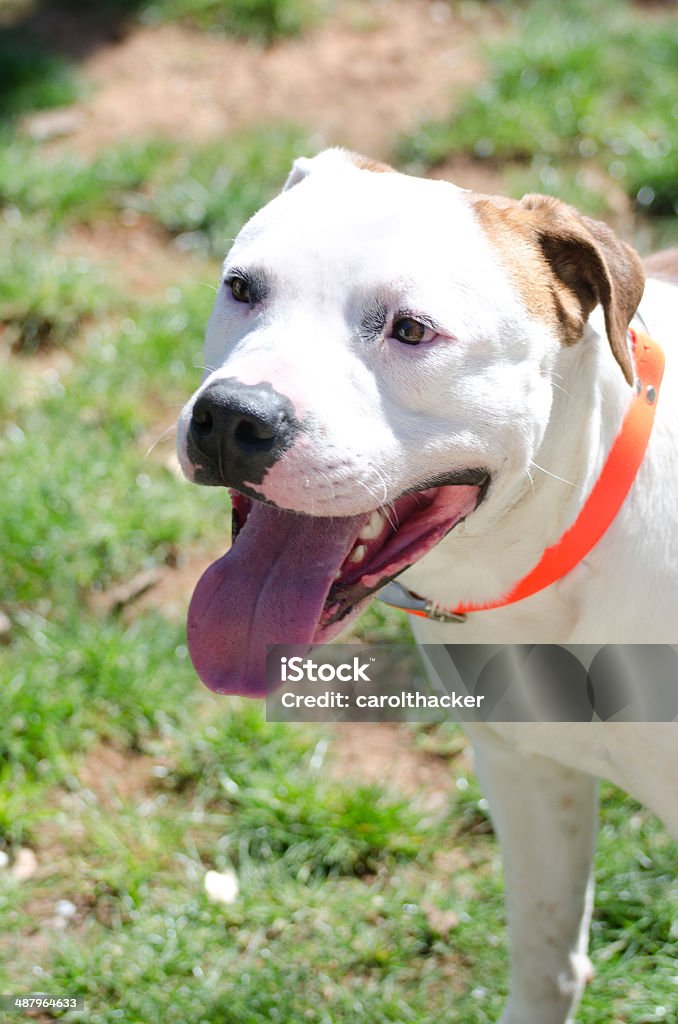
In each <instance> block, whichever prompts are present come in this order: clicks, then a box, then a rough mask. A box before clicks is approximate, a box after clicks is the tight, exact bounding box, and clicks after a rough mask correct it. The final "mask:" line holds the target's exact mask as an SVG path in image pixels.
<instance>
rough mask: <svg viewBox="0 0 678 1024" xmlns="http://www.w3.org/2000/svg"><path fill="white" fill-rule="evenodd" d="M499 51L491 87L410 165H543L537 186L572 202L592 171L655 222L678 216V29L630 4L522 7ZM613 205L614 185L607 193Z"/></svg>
mask: <svg viewBox="0 0 678 1024" xmlns="http://www.w3.org/2000/svg"><path fill="white" fill-rule="evenodd" d="M514 20H515V29H514V32H513V33H511V35H510V37H509V38H508V39H507V40H506V41H503V42H501V43H499V44H497V45H495V46H494V47H492V48H491V49H490V50H489V52H488V61H489V77H488V80H487V81H486V82H485V83H483V84H482V85H481V86H479V87H478V88H476V89H475V90H473V91H472V92H469V93H468V94H467V95H466V96H465V97H464V98H463V99H462V100H461V101H460V102H459V103H458V105H457V106H456V108H455V109H454V111H453V112H452V114H451V115H450V117H449V118H446V119H443V120H441V121H432V122H426V123H424V124H422V125H421V127H420V128H419V130H418V131H417V132H416V133H414V134H413V135H412V136H411V137H410V138H408V139H406V140H403V141H402V143H401V145H400V147H399V158H400V159H402V160H405V161H408V162H412V161H415V162H419V163H423V164H424V165H426V166H431V165H435V164H437V163H440V162H442V161H444V160H445V159H446V158H447V157H448V156H450V155H451V154H455V153H470V154H473V155H475V157H477V158H478V159H488V160H491V161H492V162H494V163H496V164H497V165H501V164H503V163H505V162H512V163H523V164H527V163H528V162H530V161H533V162H534V165H533V173H532V175H531V183H532V187H533V188H534V187H536V188H538V189H540V190H541V191H546V192H555V193H557V194H562V192H563V188H564V187H565V188H566V187H567V179H568V176H569V177H572V178H574V176H575V174H578V175H579V180H580V182H581V180H582V167H585V166H586V165H587V164H590V165H592V166H595V167H596V168H599V169H601V170H602V171H603V172H604V173H605V174H606V175H608V176H609V179H610V180H611V181H612V182H616V183H619V184H620V185H621V186H623V188H624V189H625V190H626V191H627V193H628V195H629V196H630V197H631V198H632V199H634V201H636V202H637V203H638V205H639V207H640V208H641V209H642V210H643V211H644V212H646V213H651V214H654V215H657V216H664V215H673V214H675V212H676V211H677V209H678V148H677V147H676V145H675V120H676V114H677V109H676V74H675V69H676V67H677V66H678V19H677V18H676V17H675V14H673V13H669V14H667V15H665V16H663V17H661V16H660V15H658V14H656V13H655V15H653V16H652V17H646V16H644V15H643V14H642V12H639V11H638V10H637V9H634V8H633V7H632V6H630V5H628V4H626V3H616V2H613V0H594V2H593V3H583V2H580V0H568V2H567V3H563V4H560V5H556V6H554V5H553V4H550V3H548V2H546V0H538V2H536V3H532V4H528V5H525V6H524V7H522V8H519V13H518V14H517V15H516V14H515V13H514ZM598 192H599V194H601V195H602V194H604V192H605V186H604V185H600V186H599V187H598Z"/></svg>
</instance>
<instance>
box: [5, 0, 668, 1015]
mask: <svg viewBox="0 0 678 1024" xmlns="http://www.w3.org/2000/svg"><path fill="white" fill-rule="evenodd" d="M111 4H112V7H113V8H115V7H116V4H117V8H118V10H119V11H120V12H123V13H125V15H126V16H127V15H132V14H134V15H136V14H137V13H138V12H139V10H140V9H141V7H140V5H138V4H133V3H131V2H126V0H111ZM156 6H160V5H156ZM245 6H249V7H250V8H251V9H252V11H254V10H255V8H254V5H245ZM302 6H303V7H304V8H305V7H306V6H307V5H300V7H299V9H301V8H302ZM294 7H295V5H294V4H292V3H288V4H283V3H281V4H279V5H277V7H276V9H278V10H280V11H282V10H283V9H285V10H287V11H292V10H293V9H294ZM207 8H208V5H207V4H203V5H200V7H198V6H196V7H194V8H193V10H194V12H195V11H198V10H204V11H206V10H207ZM172 9H173V10H174V11H175V12H176V13H177V14H179V13H182V14H186V13H187V11H188V9H189V5H188V4H186V3H185V4H182V5H181V8H179V7H178V6H177V5H174V6H173V8H172ZM231 9H234V8H228V10H231ZM165 10H166V11H169V10H170V7H169V5H168V6H167V7H166V8H165ZM226 10H227V8H226V6H225V5H221V7H220V12H221V13H223V12H225V11H226ZM212 16H213V15H209V17H212ZM205 23H207V22H205ZM582 31H584V30H583V29H582ZM599 56H600V59H601V60H602V59H603V57H604V54H599ZM21 59H22V60H23V59H24V58H21ZM596 59H598V57H596ZM13 66H14V68H15V71H11V68H10V71H11V75H10V77H9V79H7V81H9V87H8V89H6V90H5V92H4V93H3V102H5V103H6V107H5V108H4V112H5V114H7V116H9V117H10V121H11V119H12V118H13V117H14V116H15V115H16V114H17V113H19V112H22V111H25V110H26V109H36V108H37V107H40V106H43V105H46V104H48V103H51V102H55V101H58V102H65V101H67V100H68V98H69V97H72V96H73V95H74V89H75V88H76V84H75V78H74V77H73V76H72V73H71V71H70V70H67V69H65V67H64V66H63V65H59V68H60V69H61V70H59V71H58V73H57V72H56V71H55V72H54V80H53V82H52V83H51V85H50V83H49V82H48V79H49V77H50V75H49V74H47V73H45V74H43V72H42V71H41V72H40V74H39V75H36V76H35V78H34V79H31V76H30V75H28V74H26V75H25V76H24V77H25V80H26V83H27V84H26V88H25V91H24V92H23V93H21V92H20V90H19V89H18V87H15V86H13V85H12V82H15V83H16V82H18V81H19V79H20V78H21V75H20V74H18V72H16V68H17V67H18V68H20V63H16V62H15V64H14V65H13ZM26 66H27V64H26V61H24V68H26ZM0 67H2V71H0V75H2V74H9V72H8V71H7V68H6V66H3V65H2V61H1V60H0ZM54 67H55V68H56V67H57V66H56V65H54ZM62 72H63V78H60V76H61V75H62ZM21 74H24V72H23V71H22V72H21ZM12 75H13V76H14V77H13V78H12V77H11V76H12ZM660 77H661V76H660ZM60 81H61V85H60V84H59V82H60ZM48 85H49V88H52V86H54V90H53V91H52V92H51V93H50V92H49V89H48ZM38 86H39V87H38ZM57 87H58V88H57ZM653 87H654V86H653ZM22 88H23V87H22ZM643 88H645V86H643ZM657 88H659V83H658V84H657ZM60 89H61V90H63V91H62V92H61V93H60V92H59V90H60ZM30 90H33V92H31V91H30ZM41 90H42V91H41ZM69 90H70V92H69ZM0 92H2V90H0ZM50 95H51V97H52V98H51V99H50ZM59 96H61V99H58V97H59ZM55 98H57V99H55ZM3 143H4V145H3V146H1V147H0V346H1V347H2V351H3V357H4V362H5V365H4V366H3V373H2V374H1V375H0V460H1V461H2V466H3V486H2V487H1V488H0V521H1V522H2V524H3V528H2V531H0V573H1V575H2V589H1V590H0V612H2V613H3V614H4V615H5V616H7V618H8V620H9V630H8V632H4V633H2V634H0V716H1V717H2V721H3V729H2V730H1V731H0V848H2V850H3V852H6V853H7V854H8V855H9V857H10V866H11V864H12V863H13V861H14V858H15V857H16V856H17V854H18V851H19V849H20V848H21V847H22V846H23V847H30V848H31V849H33V850H34V851H35V855H36V857H37V863H38V870H37V872H36V874H34V875H33V876H31V877H29V878H27V879H25V880H23V881H19V880H17V879H16V878H14V877H13V875H12V873H11V870H9V869H8V868H2V867H0V922H1V925H2V926H1V927H0V991H4V992H11V991H17V992H24V991H28V990H29V989H31V988H39V989H41V990H44V991H49V992H53V993H55V994H69V995H77V996H82V997H83V998H84V999H85V1001H86V1006H87V1009H86V1011H85V1013H84V1014H62V1015H61V1018H60V1019H64V1020H72V1021H80V1022H84V1024H115V1022H117V1021H120V1020H123V1021H125V1022H126V1024H155V1022H158V1024H160V1022H162V1024H172V1022H177V1024H179V1022H182V1024H183V1022H184V1021H187V1020H189V1021H196V1022H204V1024H224V1022H226V1024H252V1022H258V1021H265V1020H269V1021H270V1020H273V1021H277V1022H279V1024H299V1022H300V1021H305V1020H308V1021H316V1022H318V1024H344V1022H345V1024H355V1022H369V1024H384V1022H392V1024H406V1022H409V1021H412V1022H417V1024H433V1022H436V1024H440V1022H442V1021H444V1022H445V1024H461V1022H464V1024H488V1022H489V1021H493V1020H496V1019H497V1017H498V1016H499V1014H500V1012H501V1009H500V1008H501V1003H502V997H503V987H504V985H505V980H506V979H505V964H506V945H505V930H504V907H503V891H502V876H501V868H500V862H499V858H498V852H497V848H496V845H495V842H494V839H493V836H492V834H491V831H490V828H489V824H488V818H487V805H486V803H485V801H484V799H483V797H482V794H481V793H480V791H479V789H478V787H477V783H476V782H475V780H474V779H473V778H472V777H469V778H467V776H466V771H465V768H464V765H463V763H462V761H461V759H460V753H461V751H462V750H463V749H464V743H463V741H462V739H461V736H460V733H459V730H458V729H457V728H456V727H454V726H450V725H446V726H440V727H435V728H429V727H427V728H423V727H421V726H417V727H412V729H411V731H409V732H408V730H407V729H404V730H403V731H402V732H401V734H400V735H401V741H402V743H403V745H404V746H405V747H407V748H409V749H419V750H420V751H422V752H424V753H425V752H426V751H428V756H430V757H435V758H436V759H438V760H440V759H444V760H445V762H446V763H447V764H448V765H449V770H450V774H451V776H452V777H453V778H455V779H456V780H457V785H456V786H454V785H452V786H451V787H450V791H449V794H448V799H447V800H446V801H444V802H443V803H442V804H441V805H436V809H435V810H431V808H430V807H428V806H427V805H425V804H424V803H423V802H422V801H421V800H418V799H416V798H415V799H413V798H412V797H406V796H405V795H404V794H403V793H402V792H401V791H400V790H399V789H398V788H397V787H396V786H395V785H394V784H393V783H392V780H390V779H386V778H384V779H380V780H379V781H378V782H377V783H376V784H371V785H363V786H355V785H353V784H352V783H350V782H349V781H347V780H346V779H345V778H343V777H342V776H341V774H340V773H339V772H338V771H337V770H336V769H333V768H332V763H331V756H332V750H333V740H332V736H331V735H330V734H328V733H327V732H325V731H324V730H323V729H322V728H319V727H311V726H308V727H300V726H294V725H289V724H284V723H267V722H266V721H265V719H264V715H263V710H262V708H261V707H260V706H259V705H258V704H254V703H251V702H246V701H239V700H230V699H229V700H225V699H223V698H218V697H215V696H214V695H212V694H210V693H208V692H207V691H206V690H204V689H203V688H201V687H200V686H199V685H198V684H197V682H196V679H195V675H194V673H193V670H192V668H191V665H190V661H189V659H188V652H187V649H186V639H185V630H184V624H183V622H182V621H176V620H175V619H173V618H172V616H171V615H169V614H166V609H165V608H163V607H161V608H155V607H153V603H152V602H151V603H150V604H148V605H145V604H141V603H140V604H139V605H134V604H131V605H130V606H129V607H127V608H125V609H123V610H117V611H116V610H115V608H113V607H112V606H111V603H110V602H109V601H107V600H106V597H107V595H110V593H111V590H112V588H114V587H115V586H116V585H118V584H120V583H123V582H125V581H128V580H130V579H132V578H134V577H136V576H137V575H138V574H139V573H143V572H144V571H146V570H148V569H153V568H160V569H165V570H166V571H167V572H171V567H172V566H173V565H175V564H176V562H177V559H180V558H181V556H182V555H183V554H185V553H188V555H190V556H200V557H202V556H206V555H207V554H208V553H211V554H216V553H218V552H219V551H220V550H221V549H223V547H224V545H225V543H226V540H225V538H226V535H227V532H228V521H229V511H228V503H227V501H226V500H225V495H224V494H223V493H222V492H220V490H219V489H216V488H193V487H189V486H188V485H187V484H185V483H183V482H181V481H179V480H178V479H177V478H176V476H175V474H174V472H173V471H172V469H171V467H170V466H169V465H168V455H169V451H170V447H171V444H172V439H171V438H168V440H167V443H166V444H165V446H164V447H163V444H160V445H158V447H157V448H156V450H155V451H154V452H153V453H152V454H151V455H150V456H147V454H146V452H147V449H148V445H149V438H154V437H157V436H158V435H160V434H161V433H162V430H163V427H164V426H165V424H167V423H169V422H171V421H172V420H173V419H174V418H175V417H176V413H177V412H178V408H179V407H180V406H181V404H182V403H183V401H184V400H185V398H186V396H187V395H188V394H190V392H191V391H192V390H193V388H194V387H195V386H196V384H197V382H198V380H199V375H200V370H199V369H198V366H199V364H200V362H201V358H202V357H201V352H200V345H201V337H202V333H203V329H204V325H205V322H206V320H207V317H208V314H209V307H210V305H211V302H212V293H211V291H210V289H209V288H205V287H204V285H203V284H202V283H201V282H202V281H206V280H213V279H214V273H215V272H214V267H213V264H212V263H211V262H210V261H211V259H212V257H213V256H217V255H218V256H219V257H221V256H222V255H223V252H224V250H225V248H226V247H227V245H228V239H229V237H231V236H232V235H234V234H235V232H236V230H237V227H238V226H239V225H240V224H241V223H242V222H243V221H244V220H246V219H247V217H248V216H249V215H250V214H251V213H252V211H253V210H254V209H255V208H256V207H257V206H259V205H260V204H261V203H262V202H263V201H265V199H266V198H267V197H268V196H269V195H271V194H273V192H274V191H275V190H277V189H278V188H279V187H280V184H281V182H282V180H283V179H284V176H285V174H286V172H287V169H288V165H289V161H290V159H291V157H292V155H296V154H297V152H299V151H302V150H305V151H307V152H308V151H310V150H309V146H308V144H307V143H306V141H305V140H304V137H303V133H302V132H300V131H299V130H298V129H293V128H284V127H278V128H276V129H275V130H272V129H270V128H269V129H265V128H259V127H257V128H254V129H253V130H252V131H251V132H249V133H247V134H246V135H243V136H240V137H237V138H229V139H228V145H227V146H220V147H214V146H201V147H195V148H194V149H193V150H192V151H191V152H190V153H189V154H188V155H185V154H182V153H180V152H179V151H178V149H177V148H176V147H175V146H173V144H171V143H168V142H158V141H156V140H147V141H145V142H140V143H138V144H135V145H133V146H129V145H125V146H120V147H117V148H115V149H114V150H111V151H109V152H107V153H102V154H98V155H96V156H93V157H91V158H84V157H82V156H78V155H76V154H73V153H70V152H68V150H66V149H64V148H63V147H60V148H57V147H54V146H51V147H47V149H43V148H42V147H40V146H38V145H36V144H35V143H30V142H28V141H26V140H25V139H23V138H21V137H20V136H19V135H17V134H14V133H13V132H12V131H11V128H6V129H5V135H4V136H3ZM541 159H543V160H545V161H548V166H550V167H552V166H555V160H554V159H553V158H552V157H551V156H542V157H541ZM591 159H593V158H591ZM545 166H546V164H545ZM516 173H518V171H516ZM130 215H134V216H136V217H137V218H141V222H142V224H143V223H147V222H153V223H154V224H155V225H157V226H160V227H161V228H162V229H163V230H164V231H165V232H166V237H167V248H168V251H170V252H171V251H172V245H173V244H174V243H176V244H177V245H178V246H179V247H181V248H184V249H185V248H190V249H192V250H193V251H194V259H195V262H194V264H193V266H194V274H193V277H194V280H193V282H191V283H185V282H184V283H181V282H180V281H179V269H178V270H177V274H178V279H177V280H178V283H177V285H176V286H174V287H172V288H170V289H169V290H168V291H166V292H164V293H163V292H160V293H155V294H153V295H151V296H150V297H149V296H148V295H138V294H136V295H135V294H130V293H128V292H126V291H121V290H120V287H119V286H118V285H116V282H115V280H113V278H112V275H110V274H106V273H105V271H104V269H102V265H101V264H99V263H98V262H95V261H94V260H84V259H83V258H82V257H79V256H77V254H76V255H74V254H73V252H74V250H73V246H72V245H71V246H70V247H69V246H68V245H66V244H65V243H66V242H68V241H71V242H72V240H73V237H74V235H73V232H74V231H75V229H82V228H83V227H85V228H86V227H88V226H91V227H97V228H98V229H101V230H102V231H104V230H105V229H106V228H107V226H110V227H113V228H114V227H115V225H116V223H117V222H118V221H119V219H120V218H121V217H122V218H126V217H128V216H130ZM115 254H116V256H119V258H120V259H121V260H122V259H123V256H122V255H120V250H115ZM178 267H179V264H178ZM182 274H183V264H182ZM405 630H406V627H405V626H404V623H403V618H402V617H401V616H399V615H398V614H396V613H393V612H391V611H387V610H385V609H383V608H376V607H375V608H373V609H371V610H370V611H369V612H368V613H367V614H366V615H365V616H364V617H363V619H362V620H361V625H360V635H361V637H362V638H364V639H365V640H367V641H368V642H370V643H374V642H379V641H391V642H403V641H404V640H405V637H406V632H405ZM424 753H422V754H421V756H424ZM602 820H603V824H602V831H601V844H600V848H599V853H598V858H597V876H598V888H599V897H598V902H597V906H596V914H595V919H594V927H593V935H592V940H593V955H594V962H595V965H596V970H597V974H596V978H595V980H594V982H593V984H592V986H591V987H590V988H589V989H588V990H587V992H586V995H585V998H584V1003H583V1005H582V1009H581V1014H580V1020H581V1021H582V1022H583V1024H599V1022H600V1021H601V1020H606V1021H607V1020H620V1021H621V1020H623V1021H625V1022H628V1024H649V1022H650V1021H659V1020H670V1019H671V1017H670V1014H671V1013H672V1012H673V1011H672V1007H673V1006H674V1005H675V996H676V982H675V977H676V971H675V961H676V953H677V950H678V935H676V925H675V907H676V902H677V900H678V894H677V893H676V890H675V882H674V881H673V878H674V874H673V871H674V868H675V844H671V843H670V842H669V841H668V840H667V838H666V835H665V833H664V831H663V830H662V829H661V827H660V825H659V824H658V822H657V821H656V819H654V818H653V817H652V816H651V815H649V814H648V813H646V812H645V811H643V810H641V809H640V808H639V807H638V806H637V805H636V804H634V803H633V801H631V800H629V799H627V798H626V797H624V796H623V795H622V794H620V793H619V792H617V791H616V790H613V789H612V787H605V790H604V800H603V819H602ZM210 868H213V869H216V870H219V871H225V870H233V871H235V872H236V874H237V878H238V883H239V895H238V897H237V899H236V900H235V901H234V902H233V903H232V904H230V905H228V906H219V905H217V904H214V903H212V902H210V901H209V900H208V898H207V896H206V895H205V892H204V874H205V871H206V870H207V869H210ZM61 900H68V901H70V902H71V903H72V904H73V906H74V908H75V913H74V914H73V916H72V917H70V918H68V919H67V920H66V919H65V918H63V916H62V917H60V916H59V914H58V906H59V901H61ZM661 1006H665V1007H666V1008H667V1012H666V1014H664V1016H663V1017H661V1015H660V1012H659V1010H658V1009H657V1008H658V1007H661ZM58 1016H59V1015H57V1017H58Z"/></svg>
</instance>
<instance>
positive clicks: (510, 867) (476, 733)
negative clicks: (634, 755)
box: [467, 725, 597, 1024]
mask: <svg viewBox="0 0 678 1024" xmlns="http://www.w3.org/2000/svg"><path fill="white" fill-rule="evenodd" d="M542 728H543V727H542ZM467 732H468V734H469V736H470V738H471V742H472V743H473V746H474V751H475V757H476V770H477V773H478V777H479V779H480V783H481V786H482V787H483V790H484V792H485V795H486V797H487V799H488V802H489V805H490V813H491V815H492V820H493V822H494V826H495V830H496V832H497V836H498V838H499V842H500V843H501V846H502V852H503V860H504V872H505V879H506V901H507V916H508V924H509V945H510V963H511V979H510V990H509V998H508V1002H507V1005H506V1008H505V1010H504V1013H503V1015H502V1017H501V1021H500V1024H567V1022H569V1021H571V1020H572V1015H573V1013H574V1011H575V1008H576V1005H577V1003H578V1001H579V998H580V996H581V993H582V989H583V987H584V984H585V983H586V981H587V979H588V977H589V976H590V972H591V965H590V961H589V959H588V956H587V953H586V951H587V947H588V932H589V923H590V918H591V905H592V898H593V882H592V876H591V871H592V861H593V852H594V845H595V835H596V825H597V783H596V780H595V779H594V778H593V777H592V776H590V775H585V774H583V773H582V772H578V771H575V770H573V769H571V768H566V767H564V766H562V765H560V764H558V763H557V762H556V761H551V760H550V759H548V758H545V757H541V756H539V755H534V754H529V753H522V752H521V751H519V750H517V749H516V747H515V746H513V745H510V744H509V743H508V742H506V741H505V740H504V739H503V738H502V737H500V736H499V735H497V734H496V733H495V732H494V730H493V729H492V727H490V726H484V725H472V726H469V727H468V729H467Z"/></svg>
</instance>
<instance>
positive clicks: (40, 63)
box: [0, 26, 81, 121]
mask: <svg viewBox="0 0 678 1024" xmlns="http://www.w3.org/2000/svg"><path fill="white" fill-rule="evenodd" d="M80 93H81V85H80V83H79V81H78V78H77V75H76V73H75V70H74V68H73V67H72V65H71V64H70V63H69V62H68V61H67V60H65V59H64V58H62V57H59V56H56V55H54V54H51V53H49V52H47V51H46V49H45V47H44V46H42V47H41V46H39V45H38V44H36V43H35V42H33V41H32V40H31V39H30V38H29V37H27V36H26V35H25V34H20V33H18V32H16V31H13V30H12V29H6V28H2V26H0V121H3V120H7V119H13V118H15V117H17V116H18V115H20V114H25V113H27V112H29V111H34V110H42V109H46V108H49V107H61V106H65V105H66V104H68V103H74V102H75V101H76V100H77V99H78V97H79V95H80Z"/></svg>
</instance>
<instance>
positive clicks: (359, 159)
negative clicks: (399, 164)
mask: <svg viewBox="0 0 678 1024" xmlns="http://www.w3.org/2000/svg"><path fill="white" fill-rule="evenodd" d="M346 156H347V157H348V158H349V160H350V161H351V163H353V164H355V166H356V167H359V168H360V170H361V171H373V172H374V173H375V174H386V173H389V172H390V173H392V174H394V173H395V167H391V165H390V164H383V163H381V161H380V160H373V159H372V158H371V157H369V156H362V154H361V153H354V152H352V150H350V149H349V150H346Z"/></svg>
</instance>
